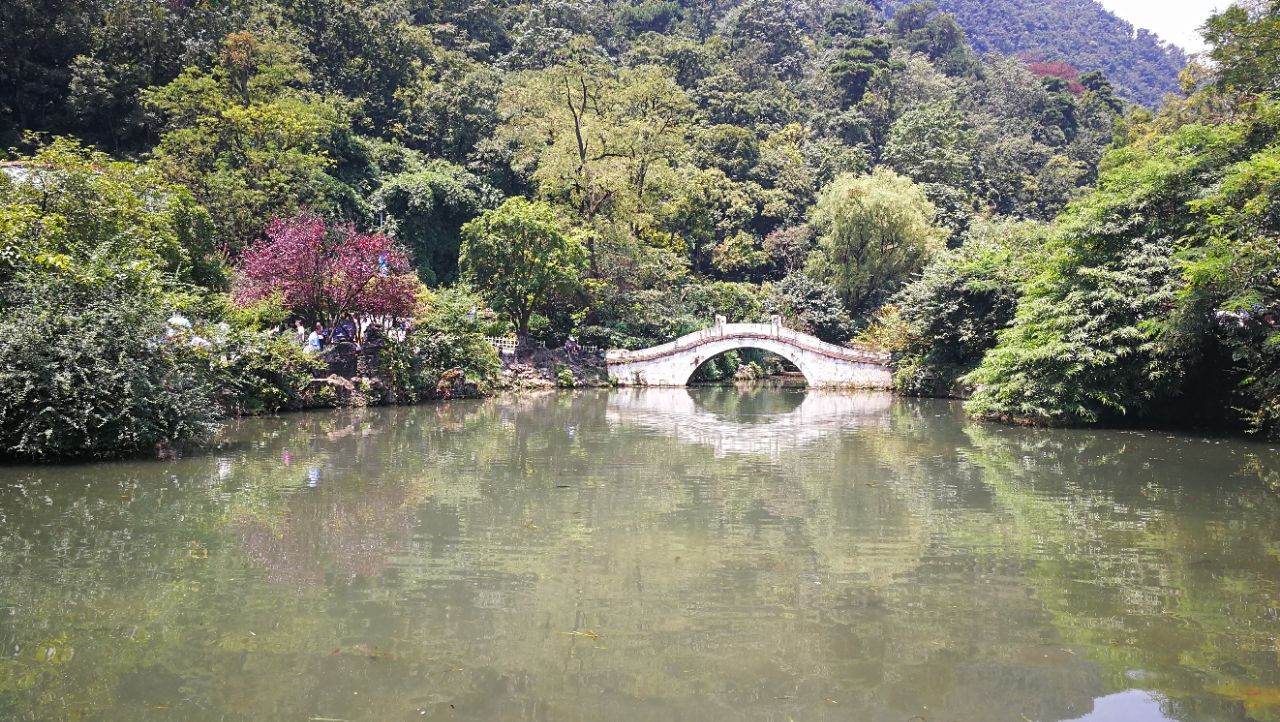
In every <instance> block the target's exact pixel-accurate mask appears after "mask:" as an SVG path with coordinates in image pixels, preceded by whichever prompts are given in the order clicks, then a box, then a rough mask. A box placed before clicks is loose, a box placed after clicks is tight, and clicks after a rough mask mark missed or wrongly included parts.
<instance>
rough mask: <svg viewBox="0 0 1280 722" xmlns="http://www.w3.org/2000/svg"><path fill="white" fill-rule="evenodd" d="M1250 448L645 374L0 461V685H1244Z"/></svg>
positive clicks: (1191, 709) (1030, 717) (445, 704)
mask: <svg viewBox="0 0 1280 722" xmlns="http://www.w3.org/2000/svg"><path fill="white" fill-rule="evenodd" d="M1278 480H1280V454H1278V453H1277V452H1276V451H1275V450H1274V449H1273V448H1272V447H1270V446H1268V445H1266V444H1259V443H1251V442H1247V441H1237V440H1225V439H1210V438H1202V437H1196V436H1188V435H1178V434H1167V433H1163V432H1142V433H1136V432H1117V431H1085V430H1060V429H1059V430H1034V429H1020V428H1008V427H1001V426H993V425H986V424H976V423H972V422H967V421H966V420H965V419H964V417H963V414H962V413H961V411H960V408H959V406H958V405H956V404H954V403H951V402H943V401H914V400H904V399H896V398H892V397H890V396H886V395H874V394H861V395H859V394H831V393H822V392H818V391H809V392H805V391H803V390H799V391H797V390H781V389H767V390H766V389H762V390H758V391H745V392H744V391H739V390H736V389H724V388H705V389H688V390H686V389H668V390H644V391H637V390H628V391H619V392H612V393H609V392H582V393H565V394H550V395H541V396H532V397H523V398H520V397H504V398H498V399H492V400H486V401H477V402H452V403H446V404H439V405H429V406H419V407H413V408H391V409H376V410H365V411H352V412H340V413H339V412H335V413H315V414H297V415H287V416H281V417H279V418H270V419H256V420H249V421H245V422H242V423H239V424H237V425H235V426H233V427H232V428H229V429H228V430H227V431H226V433H225V436H224V439H223V441H222V443H221V444H220V446H219V447H218V448H216V449H213V450H208V451H205V452H200V453H196V454H193V455H191V456H188V457H187V458H183V459H180V460H177V461H171V462H157V461H139V462H126V463H112V464H93V465H77V466H54V467H41V468H34V467H24V468H15V467H10V468H3V469H0V719H4V720H37V719H39V720H45V719H49V720H62V719H84V720H299V721H306V720H351V721H353V722H354V721H355V720H423V719H426V720H610V721H613V720H617V721H623V722H625V721H629V720H691V721H694V722H708V721H710V720H771V721H772V720H777V721H778V722H786V721H787V720H795V721H796V722H804V721H806V720H854V721H861V720H866V721H867V722H908V720H910V721H911V722H1006V721H1007V722H1024V721H1035V722H1050V721H1064V720H1088V721H1089V722H1160V721H1164V720H1179V721H1181V722H1219V721H1227V720H1241V721H1243V720H1257V721H1260V722H1262V721H1276V720H1280V661H1278V660H1280V641H1278V640H1280V494H1278V493H1277V491H1276V489H1278V488H1280V483H1278Z"/></svg>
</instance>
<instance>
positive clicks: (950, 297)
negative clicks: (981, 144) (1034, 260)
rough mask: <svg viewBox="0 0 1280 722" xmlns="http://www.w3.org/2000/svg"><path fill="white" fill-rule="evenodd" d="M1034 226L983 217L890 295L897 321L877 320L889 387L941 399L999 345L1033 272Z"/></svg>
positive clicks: (910, 393)
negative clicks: (890, 358)
mask: <svg viewBox="0 0 1280 722" xmlns="http://www.w3.org/2000/svg"><path fill="white" fill-rule="evenodd" d="M1037 236H1038V230H1037V227H1036V226H1035V224H1032V223H1013V222H1004V223H987V222H980V223H978V224H975V225H974V227H973V228H972V229H971V231H970V233H969V234H968V237H967V238H966V240H965V242H964V245H962V246H961V247H960V248H957V249H954V250H950V251H946V252H944V253H942V254H940V255H939V256H938V257H936V258H935V259H934V260H933V261H932V262H931V263H930V264H929V265H928V266H927V267H926V268H925V270H924V271H923V272H922V273H921V274H920V276H918V277H917V278H915V279H914V280H912V282H911V283H909V284H908V285H907V286H906V287H905V288H904V289H903V290H902V291H900V292H898V294H897V295H895V296H894V298H893V300H892V302H891V303H892V312H893V314H896V318H892V319H890V318H888V316H887V315H886V317H883V318H881V319H878V324H877V326H878V327H879V328H880V329H882V330H889V331H891V332H892V333H891V334H890V335H892V336H896V339H894V340H885V339H881V344H882V345H887V346H889V347H890V350H892V351H893V352H894V363H893V365H894V385H895V386H896V387H897V389H898V390H899V391H900V392H901V393H904V394H908V395H912V396H944V395H947V394H949V393H950V392H951V390H952V388H954V387H955V385H956V383H957V380H958V379H959V378H960V377H961V376H963V375H964V374H966V373H968V372H970V371H972V370H973V369H974V368H975V367H976V366H977V365H978V363H979V362H980V361H981V360H982V356H983V354H985V353H986V352H987V351H988V350H989V349H991V348H992V347H993V346H995V345H996V334H997V332H998V331H1000V330H1001V329H1003V328H1005V327H1007V326H1008V325H1009V324H1010V323H1012V321H1013V315H1014V310H1015V309H1016V308H1017V303H1018V295H1019V293H1020V292H1021V288H1022V284H1023V283H1024V282H1025V281H1026V280H1027V277H1028V276H1029V275H1030V269H1029V268H1028V267H1027V266H1028V263H1027V260H1026V259H1027V251H1028V249H1029V248H1030V247H1031V242H1032V241H1033V240H1034V239H1036V238H1037Z"/></svg>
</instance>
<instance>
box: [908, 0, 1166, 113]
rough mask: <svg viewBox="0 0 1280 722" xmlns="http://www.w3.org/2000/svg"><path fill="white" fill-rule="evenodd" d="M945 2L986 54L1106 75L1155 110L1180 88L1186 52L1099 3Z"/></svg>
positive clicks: (1092, 0) (1081, 0) (1057, 0)
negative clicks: (1068, 66) (1052, 63)
mask: <svg viewBox="0 0 1280 722" xmlns="http://www.w3.org/2000/svg"><path fill="white" fill-rule="evenodd" d="M907 4H908V3H904V2H895V3H892V6H893V7H895V8H897V7H902V6H904V5H907ZM938 5H939V6H940V7H941V8H942V9H943V10H945V11H947V12H949V13H951V14H953V15H954V16H955V17H956V20H957V21H959V23H960V25H961V27H963V28H964V30H965V33H966V34H967V35H968V38H969V42H970V43H971V44H972V45H973V47H974V49H975V50H977V51H978V52H979V53H988V52H998V53H1005V54H1007V55H1019V56H1022V57H1027V58H1029V59H1033V60H1040V61H1046V62H1065V63H1069V64H1070V65H1072V66H1074V67H1076V68H1078V69H1080V71H1081V72H1085V71H1090V70H1099V71H1102V72H1104V73H1106V75H1107V77H1108V78H1110V79H1111V82H1113V83H1115V85H1116V89H1117V91H1118V92H1119V93H1120V95H1122V96H1123V97H1125V98H1127V99H1129V100H1132V101H1134V102H1137V103H1141V104H1143V105H1146V106H1147V107H1150V108H1154V107H1156V106H1158V105H1159V104H1160V102H1161V101H1162V100H1163V99H1164V96H1165V95H1166V94H1167V93H1172V92H1175V91H1176V90H1177V89H1178V73H1179V72H1180V71H1181V70H1182V68H1183V66H1184V65H1186V62H1187V57H1186V54H1185V53H1184V52H1183V51H1182V49H1180V48H1178V47H1177V46H1175V45H1172V44H1169V43H1166V42H1164V41H1162V40H1161V39H1160V38H1159V37H1158V36H1157V35H1155V34H1153V33H1151V32H1150V31H1147V30H1141V29H1135V28H1134V27H1133V26H1132V25H1130V24H1129V23H1128V22H1126V21H1125V20H1123V19H1121V18H1119V17H1116V16H1115V15H1114V14H1113V13H1111V12H1110V11H1109V10H1107V9H1106V8H1105V7H1103V6H1102V4H1101V3H1099V2H1097V0H1051V2H1038V1H1037V0H938Z"/></svg>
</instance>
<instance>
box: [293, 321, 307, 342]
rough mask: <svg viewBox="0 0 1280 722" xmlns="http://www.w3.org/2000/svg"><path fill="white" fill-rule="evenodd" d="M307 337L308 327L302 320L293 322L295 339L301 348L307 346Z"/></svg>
mask: <svg viewBox="0 0 1280 722" xmlns="http://www.w3.org/2000/svg"><path fill="white" fill-rule="evenodd" d="M307 336H308V334H307V325H306V324H304V323H303V322H302V319H298V320H297V321H294V322H293V338H294V340H295V341H297V342H298V345H299V346H306V345H307Z"/></svg>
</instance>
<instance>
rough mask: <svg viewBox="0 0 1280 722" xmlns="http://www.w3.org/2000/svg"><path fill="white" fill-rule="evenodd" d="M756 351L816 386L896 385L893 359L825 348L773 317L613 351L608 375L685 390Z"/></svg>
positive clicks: (623, 382) (720, 320) (719, 321)
mask: <svg viewBox="0 0 1280 722" xmlns="http://www.w3.org/2000/svg"><path fill="white" fill-rule="evenodd" d="M744 348H756V349H760V350H762V351H768V352H770V353H775V354H777V355H779V356H781V357H783V358H784V359H786V360H787V361H790V362H791V363H793V364H795V366H796V368H798V369H800V373H802V374H804V378H805V381H807V382H808V384H809V385H810V386H815V387H832V386H844V387H857V388H888V387H889V386H891V384H892V379H891V377H890V374H889V370H888V367H887V366H886V364H887V362H888V356H887V355H886V354H882V353H876V352H873V351H867V350H864V349H856V348H848V347H845V346H837V345H835V344H830V343H826V342H825V341H822V340H820V339H818V338H816V337H814V336H810V335H809V334H806V333H802V332H800V331H796V330H794V329H790V328H787V327H786V326H784V325H783V323H782V319H781V318H780V317H778V316H774V317H773V319H772V320H771V321H770V322H769V323H725V321H724V317H722V316H717V317H716V323H715V325H713V326H711V327H710V328H706V329H703V330H701V331H696V332H694V333H691V334H688V335H686V336H681V337H680V338H678V339H676V340H675V341H672V342H671V343H665V344H662V345H659V346H654V347H652V348H647V349H642V350H639V351H619V350H614V351H609V352H607V353H606V354H605V359H606V361H607V362H608V365H609V376H610V377H611V378H613V379H614V380H615V381H616V382H617V383H618V385H620V386H684V385H686V384H687V383H688V382H689V378H690V377H691V376H692V375H693V372H694V371H696V370H697V369H698V367H699V366H701V365H702V364H703V363H705V362H707V361H709V360H711V359H713V358H715V357H716V356H719V355H720V354H722V353H725V352H728V351H735V350H738V349H744Z"/></svg>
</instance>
